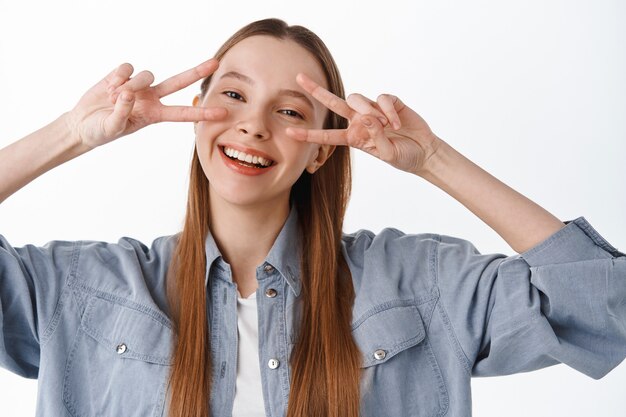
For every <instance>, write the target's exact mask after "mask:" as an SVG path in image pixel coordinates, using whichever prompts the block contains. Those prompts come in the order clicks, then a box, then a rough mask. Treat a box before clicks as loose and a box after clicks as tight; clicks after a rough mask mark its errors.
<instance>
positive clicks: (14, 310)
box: [0, 235, 76, 378]
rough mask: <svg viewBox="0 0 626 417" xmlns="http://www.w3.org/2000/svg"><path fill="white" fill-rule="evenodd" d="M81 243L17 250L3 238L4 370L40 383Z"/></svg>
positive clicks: (0, 317)
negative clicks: (48, 335)
mask: <svg viewBox="0 0 626 417" xmlns="http://www.w3.org/2000/svg"><path fill="white" fill-rule="evenodd" d="M75 249H76V243H74V242H62V241H54V242H49V243H48V244H46V245H45V246H43V247H36V246H33V245H27V246H24V247H21V248H14V247H12V246H10V245H9V242H7V240H6V239H5V238H4V236H2V235H0V366H2V367H3V368H6V369H8V370H9V371H11V372H14V373H16V374H18V375H21V376H25V377H28V378H37V374H38V371H39V358H40V344H41V343H42V337H43V336H44V334H45V332H46V329H47V327H48V325H49V324H50V321H51V318H52V316H53V314H54V311H55V308H56V306H57V303H58V300H59V297H60V294H61V291H62V289H63V284H64V282H65V280H66V278H67V275H68V274H69V272H70V268H71V265H72V258H73V256H74V255H75Z"/></svg>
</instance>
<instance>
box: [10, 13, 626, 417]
mask: <svg viewBox="0 0 626 417" xmlns="http://www.w3.org/2000/svg"><path fill="white" fill-rule="evenodd" d="M218 62H219V64H218ZM132 73H133V68H132V67H131V66H130V65H128V64H124V65H121V66H120V67H119V68H117V69H116V70H114V71H113V72H112V73H111V74H109V75H108V76H107V77H105V78H104V79H103V80H102V81H100V82H99V83H98V84H96V85H95V86H94V87H93V88H92V89H90V90H89V91H88V92H87V93H86V94H85V95H84V96H83V97H82V98H81V100H80V101H79V103H78V104H77V106H76V107H75V108H74V109H73V110H72V111H70V112H68V113H66V114H64V115H62V116H61V117H60V118H59V119H58V120H56V121H54V122H53V123H51V124H50V125H48V126H46V127H44V128H42V129H41V130H39V131H37V132H35V133H33V134H31V135H29V136H27V137H25V138H23V139H21V140H19V141H17V142H15V143H14V144H12V145H10V146H8V147H6V148H5V149H3V150H1V151H0V160H1V161H2V164H0V179H1V180H0V196H1V197H0V199H1V200H4V199H5V198H7V197H8V196H9V195H11V194H12V193H14V192H15V191H17V190H19V189H20V188H21V187H23V186H24V185H25V184H27V183H28V182H29V181H31V180H32V179H34V178H36V177H37V176H39V175H41V174H42V173H44V172H46V171H47V170H49V169H51V168H53V167H55V166H58V165H59V164H61V163H63V162H65V161H67V160H69V159H72V158H75V157H77V156H79V155H81V154H83V153H85V152H87V151H89V150H91V149H93V148H95V147H97V146H101V145H104V144H106V143H108V142H111V141H112V140H115V139H117V138H119V137H122V136H124V135H127V134H129V133H132V132H134V131H136V130H138V129H141V128H142V127H144V126H146V125H149V124H151V123H156V122H161V121H193V122H194V123H195V132H196V147H195V152H194V156H193V159H192V166H191V179H190V187H189V199H188V205H187V215H186V219H185V223H184V227H183V230H182V231H181V233H179V234H177V235H175V236H166V237H162V238H159V239H157V240H155V241H154V242H153V244H152V245H151V247H147V246H145V245H143V244H142V243H141V242H138V241H136V240H133V239H129V238H124V239H121V240H120V241H119V242H118V243H117V244H110V243H104V242H91V241H80V242H61V241H54V242H50V243H49V244H47V245H46V246H44V247H33V246H26V247H22V248H14V247H12V246H10V244H9V243H8V242H7V241H6V240H5V239H4V238H3V237H1V236H0V305H1V306H2V308H1V309H0V324H1V327H0V328H1V329H2V338H0V341H2V342H1V343H0V364H1V365H2V366H3V367H5V368H7V369H9V370H11V371H13V372H15V373H18V374H20V375H24V376H27V377H33V378H34V377H37V378H39V380H40V385H39V387H40V388H39V397H38V415H46V416H57V415H59V416H61V415H70V416H93V415H123V416H148V415H149V416H161V415H169V416H177V417H178V416H186V417H188V416H208V415H212V416H229V415H233V416H263V415H267V416H285V415H286V416H292V417H293V416H320V417H321V416H333V417H339V416H342V417H343V416H349V417H357V416H359V415H360V416H377V417H378V416H443V415H448V416H466V415H470V414H471V398H470V377H471V376H472V375H502V374H510V373H514V372H524V371H529V370H534V369H538V368H541V367H545V366H549V365H552V364H555V363H558V362H563V363H566V364H568V365H569V366H572V367H573V368H575V369H578V370H580V371H581V372H584V373H586V374H587V375H590V376H592V377H594V378H599V377H602V376H603V375H605V374H606V373H607V372H609V370H611V369H612V368H613V367H615V366H616V365H617V364H619V363H620V362H621V361H622V359H623V358H624V356H625V355H626V332H625V330H624V329H625V324H626V303H624V302H623V300H624V297H626V257H625V256H626V255H624V254H623V253H621V252H619V251H617V250H616V249H615V248H614V247H612V246H611V245H610V244H609V243H608V242H606V241H605V240H604V239H603V238H602V237H601V236H600V235H599V234H598V232H597V231H595V229H593V227H592V226H591V225H590V224H589V223H588V222H587V221H586V220H585V219H584V218H582V217H581V218H578V219H575V220H573V221H568V222H565V223H563V222H561V221H560V220H559V219H557V218H556V217H554V216H553V215H551V214H550V213H548V212H547V211H546V210H544V209H543V208H541V207H540V206H538V205H537V204H535V203H533V202H531V201H530V200H528V199H527V198H525V197H523V196H522V195H520V194H519V193H517V192H515V191H514V190H512V189H511V188H509V187H507V186H506V185H504V184H502V183H501V182H499V181H498V180H497V179H495V178H494V177H492V176H491V175H489V174H488V173H486V172H485V171H483V170H481V169H480V168H479V167H477V166H476V165H474V164H473V163H472V162H471V161H469V160H467V159H466V158H464V157H463V156H462V155H460V154H459V153H458V152H457V151H455V150H454V148H452V147H451V146H450V145H449V144H447V143H446V142H444V141H443V140H442V139H440V138H438V137H437V136H436V135H435V134H434V133H433V132H432V131H431V130H430V128H429V127H428V125H427V124H426V123H425V122H424V120H423V119H422V118H421V117H420V116H419V115H418V114H416V113H415V112H414V111H413V110H411V109H410V108H409V107H407V106H406V105H405V104H403V103H402V102H401V101H400V99H398V98H397V97H394V96H390V95H381V96H380V97H378V99H377V100H376V101H373V100H370V99H368V98H366V97H363V96H360V95H351V96H349V97H348V98H347V100H344V99H343V97H344V93H343V87H342V83H341V79H340V76H339V72H338V71H337V68H336V66H335V63H334V61H333V59H332V57H331V55H330V53H329V52H328V50H327V49H326V47H325V46H324V44H323V43H322V41H321V40H319V38H317V37H316V36H315V35H314V34H313V33H311V32H310V31H308V30H307V29H305V28H302V27H298V26H291V27H290V26H287V25H286V24H285V23H284V22H282V21H278V20H264V21H259V22H255V23H252V24H250V25H248V26H246V27H245V28H243V29H241V30H240V31H239V32H237V33H236V34H235V35H233V37H231V38H230V39H229V40H228V41H227V42H226V43H225V44H224V45H223V46H222V48H221V49H220V50H219V51H218V52H217V54H216V57H215V59H212V60H209V61H207V62H205V63H203V64H201V65H199V66H198V67H196V68H194V69H191V70H189V71H187V72H184V73H182V74H179V75H177V76H174V77H172V78H170V79H168V80H166V81H164V82H162V83H160V84H158V85H156V86H151V84H152V83H153V81H154V78H153V76H152V75H151V74H150V73H149V72H140V73H138V74H136V75H134V76H133V75H132ZM202 78H204V81H203V83H202V89H201V93H200V94H199V95H198V96H197V97H196V99H195V100H194V106H193V107H166V106H163V105H161V103H160V101H159V99H160V98H161V97H163V96H166V95H168V94H170V93H172V92H174V91H177V90H179V89H181V88H184V87H186V86H188V85H190V84H192V83H194V82H196V81H198V80H200V79H202ZM349 147H355V148H358V149H361V150H364V151H366V152H368V153H370V154H372V155H375V156H377V157H379V158H380V159H382V160H384V161H386V162H388V163H389V164H391V165H392V166H394V167H396V168H398V169H401V170H404V171H407V172H410V173H413V174H415V175H418V176H420V177H422V178H424V179H426V180H427V181H429V182H431V183H433V184H435V185H436V186H438V187H440V188H441V189H443V190H444V191H446V192H447V193H449V194H450V195H451V196H452V197H454V198H456V199H457V200H458V201H460V202H461V203H463V204H464V205H465V206H466V207H467V208H468V209H469V210H471V211H472V212H473V213H475V214H476V215H477V216H479V217H480V218H481V219H482V220H484V221H485V222H486V223H487V224H488V225H489V226H491V227H492V228H493V229H494V230H495V231H496V232H498V233H499V234H500V235H501V236H502V237H503V238H504V239H505V240H506V241H507V242H508V243H509V245H510V246H511V247H512V248H513V249H514V250H515V251H516V252H519V255H515V256H509V257H507V256H504V255H500V254H492V255H482V254H480V253H479V252H478V251H477V250H476V249H475V248H474V247H473V246H472V245H471V244H470V243H469V242H467V241H465V240H461V239H457V238H453V237H449V236H441V235H435V234H421V235H405V234H403V233H402V232H399V231H397V230H395V229H385V230H383V231H382V232H381V233H379V234H378V235H375V234H373V233H371V232H369V231H359V232H358V233H355V234H350V235H347V234H342V222H343V217H344V213H345V209H346V205H347V201H348V197H349V193H350V159H349Z"/></svg>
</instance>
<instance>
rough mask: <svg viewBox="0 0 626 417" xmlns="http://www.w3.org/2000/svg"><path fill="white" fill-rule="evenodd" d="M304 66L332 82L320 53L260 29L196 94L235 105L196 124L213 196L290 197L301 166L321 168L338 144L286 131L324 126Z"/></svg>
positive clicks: (244, 200) (234, 199) (239, 201)
mask: <svg viewBox="0 0 626 417" xmlns="http://www.w3.org/2000/svg"><path fill="white" fill-rule="evenodd" d="M299 72H302V73H305V74H307V75H308V76H309V77H311V78H312V79H313V80H315V81H316V82H318V83H319V84H320V85H322V86H325V87H327V83H326V79H325V77H324V73H323V72H322V68H321V67H320V65H319V64H318V63H317V61H316V60H315V58H314V57H313V56H312V55H311V54H310V53H309V52H308V51H306V50H305V49H304V48H302V47H301V46H299V45H298V44H296V43H295V42H293V41H290V40H280V39H276V38H274V37H270V36H253V37H250V38H246V39H244V40H243V41H241V42H239V43H237V44H236V45H235V46H234V47H232V48H231V49H230V50H229V51H228V52H227V53H226V54H225V55H224V57H223V58H222V59H221V61H220V67H219V68H218V70H217V71H216V72H215V73H214V74H213V77H212V79H211V84H210V85H209V88H208V90H207V92H206V94H205V96H204V97H203V98H197V100H196V102H194V104H197V105H201V106H222V107H225V108H226V109H227V110H228V117H227V118H225V119H224V120H221V121H218V122H200V123H198V124H197V125H196V149H197V151H198V157H199V159H200V163H201V165H202V169H203V170H204V173H205V175H206V176H207V178H208V180H209V183H210V193H211V198H212V199H214V198H221V199H223V200H225V201H227V202H229V203H231V204H236V205H244V206H251V205H258V204H268V203H269V204H287V202H288V200H289V192H290V190H291V186H292V185H293V184H294V183H295V182H296V180H297V179H298V178H299V177H300V175H301V174H302V172H303V171H304V170H305V169H307V170H308V171H309V172H314V171H315V170H316V169H317V168H319V166H321V164H323V163H324V161H325V160H326V158H327V157H328V156H329V155H330V153H332V148H331V147H328V146H320V145H318V144H314V143H306V142H298V141H296V140H294V139H291V138H289V137H288V136H287V135H286V134H285V130H286V129H287V128H288V127H305V128H317V129H320V128H322V127H323V123H324V119H325V117H326V114H327V110H326V109H325V108H324V107H323V106H322V105H321V104H319V103H318V102H317V101H315V99H313V97H311V96H310V95H309V94H308V93H306V92H305V91H304V90H303V89H302V88H301V87H300V86H299V85H298V84H297V82H296V75H297V74H298V73H299ZM200 101H201V102H200ZM242 160H247V161H248V162H244V161H242Z"/></svg>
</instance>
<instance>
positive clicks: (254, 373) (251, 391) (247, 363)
mask: <svg viewBox="0 0 626 417" xmlns="http://www.w3.org/2000/svg"><path fill="white" fill-rule="evenodd" d="M237 336H238V337H239V342H238V343H237V382H236V385H235V403H234V405H233V417H265V405H264V403H263V389H262V387H261V369H260V364H259V328H258V317H257V306H256V292H253V293H252V294H251V295H250V296H249V297H248V298H241V294H239V291H237Z"/></svg>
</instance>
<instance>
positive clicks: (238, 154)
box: [219, 146, 274, 169]
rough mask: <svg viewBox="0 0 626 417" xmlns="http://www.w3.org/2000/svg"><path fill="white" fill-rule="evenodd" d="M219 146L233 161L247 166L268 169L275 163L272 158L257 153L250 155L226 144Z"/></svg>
mask: <svg viewBox="0 0 626 417" xmlns="http://www.w3.org/2000/svg"><path fill="white" fill-rule="evenodd" d="M219 148H220V150H221V151H222V153H223V154H224V155H226V157H227V158H229V159H232V160H233V161H236V162H237V163H239V165H242V166H245V167H250V168H259V169H266V168H269V167H271V166H272V165H274V161H272V160H271V159H267V158H263V157H261V156H256V155H250V154H247V153H245V152H242V151H239V150H237V149H233V148H229V147H226V146H220V147H219Z"/></svg>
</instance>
